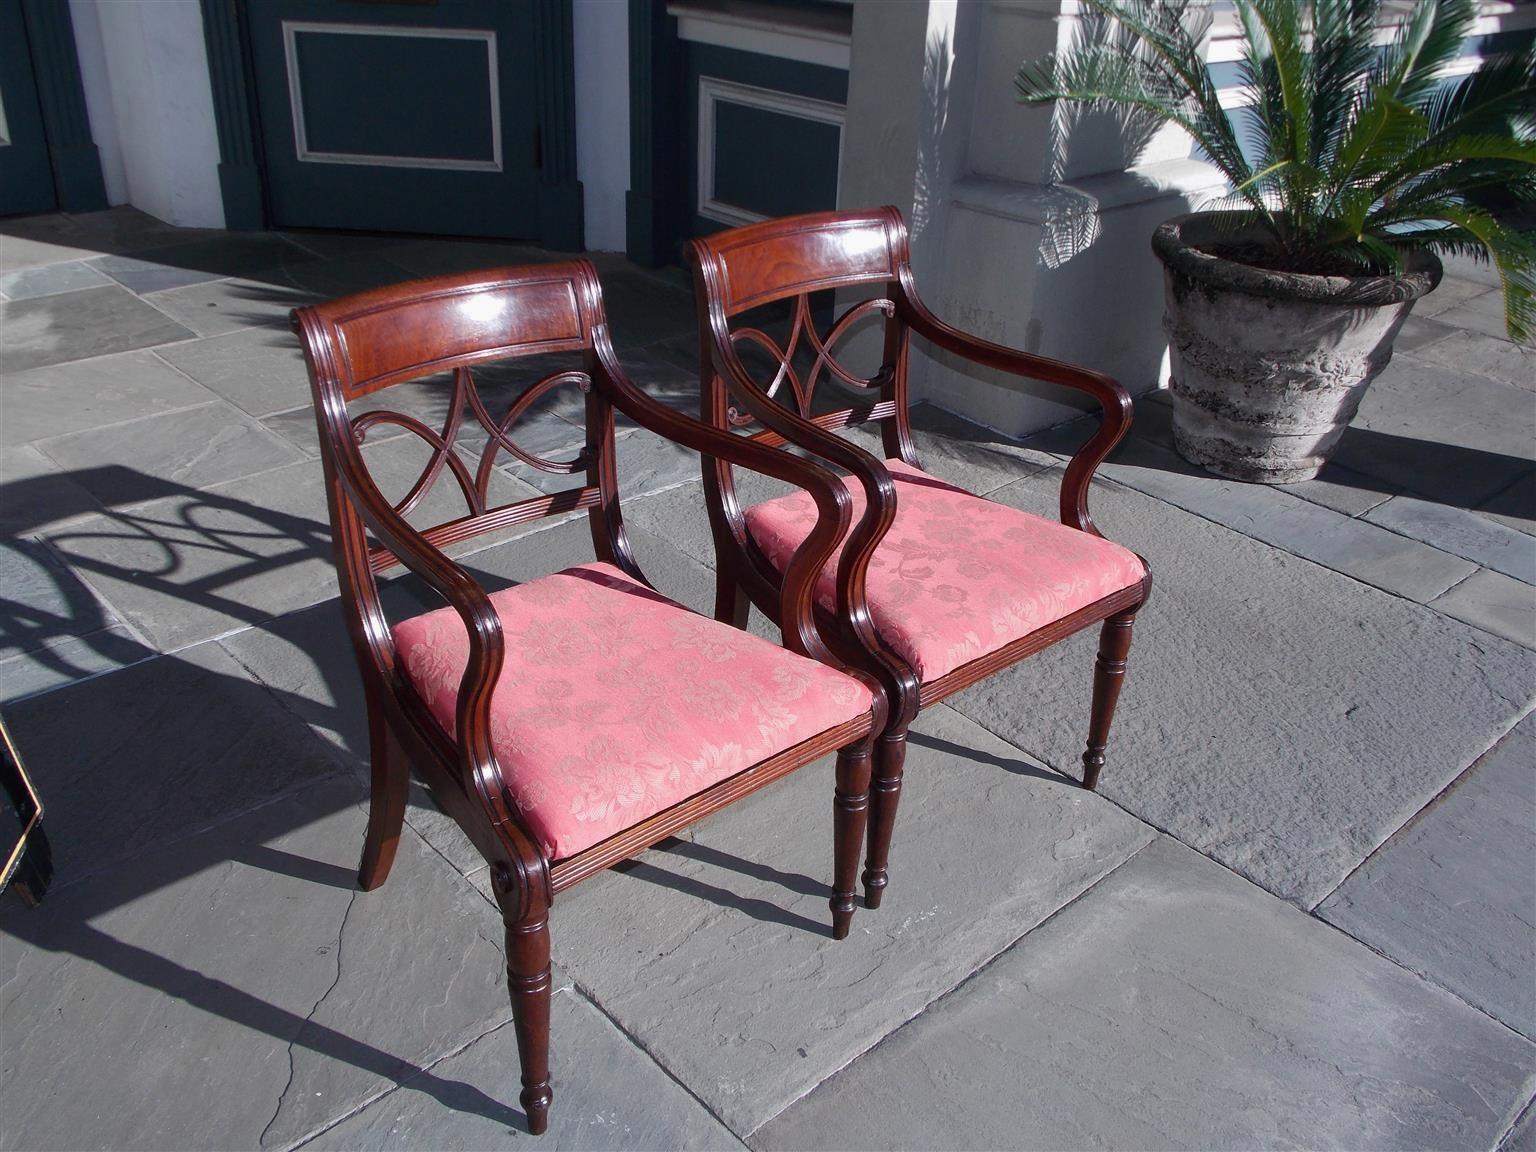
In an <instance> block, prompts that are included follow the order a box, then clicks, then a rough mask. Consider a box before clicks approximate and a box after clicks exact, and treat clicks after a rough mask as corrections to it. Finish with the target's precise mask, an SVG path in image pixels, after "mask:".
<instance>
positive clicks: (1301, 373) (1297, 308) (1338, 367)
mask: <svg viewBox="0 0 1536 1152" xmlns="http://www.w3.org/2000/svg"><path fill="white" fill-rule="evenodd" d="M1243 238H1244V237H1243V234H1242V233H1234V232H1233V231H1232V230H1231V229H1230V227H1229V228H1227V229H1225V230H1223V229H1221V227H1220V214H1219V213H1215V212H1196V213H1193V214H1191V215H1187V216H1177V217H1175V218H1174V219H1172V220H1169V221H1168V222H1167V223H1166V224H1163V225H1161V226H1159V228H1158V229H1157V231H1156V232H1155V233H1154V234H1153V237H1152V249H1153V251H1154V252H1156V253H1157V256H1158V259H1160V260H1161V261H1162V262H1163V273H1164V283H1165V285H1166V288H1167V309H1166V311H1165V313H1164V316H1163V326H1164V328H1165V329H1166V330H1167V333H1168V339H1169V342H1170V345H1171V347H1170V356H1171V360H1172V364H1173V373H1172V379H1171V381H1170V382H1169V385H1170V388H1171V391H1172V394H1173V439H1174V445H1175V447H1177V448H1178V450H1179V454H1180V455H1181V456H1183V457H1184V458H1185V459H1186V460H1188V461H1190V462H1191V463H1193V464H1198V465H1200V466H1201V467H1202V468H1206V469H1208V470H1209V471H1211V472H1215V473H1217V474H1218V475H1221V476H1229V477H1231V478H1233V479H1235V480H1252V481H1258V482H1260V483H1264V484H1292V483H1295V482H1297V481H1299V480H1310V479H1312V477H1314V476H1316V475H1317V473H1318V470H1319V469H1320V468H1322V466H1323V465H1324V463H1326V462H1327V459H1328V455H1329V453H1330V452H1331V451H1332V450H1333V448H1334V446H1335V445H1336V444H1337V443H1338V441H1339V437H1340V436H1342V435H1343V434H1344V429H1345V428H1346V427H1347V426H1348V425H1349V422H1350V420H1351V419H1353V417H1354V415H1355V410H1356V409H1357V408H1358V407H1359V406H1360V398H1361V397H1362V396H1363V395H1364V394H1365V389H1366V386H1367V385H1368V384H1370V382H1371V381H1372V380H1373V379H1375V377H1376V374H1377V373H1378V372H1380V371H1381V370H1382V369H1383V368H1385V367H1386V366H1387V362H1388V361H1389V360H1391V359H1392V341H1393V339H1395V338H1396V336H1397V330H1398V329H1399V328H1400V327H1402V323H1403V321H1404V320H1405V319H1407V317H1408V313H1409V311H1410V310H1411V309H1412V308H1413V302H1414V301H1415V300H1417V299H1418V298H1419V297H1420V296H1422V295H1424V294H1425V293H1426V292H1429V291H1430V290H1432V289H1433V288H1434V287H1435V285H1436V284H1438V283H1440V272H1441V269H1440V261H1439V260H1437V259H1436V258H1435V256H1434V255H1433V254H1432V253H1428V252H1425V253H1421V254H1416V255H1414V256H1413V257H1410V259H1409V262H1408V267H1407V268H1406V269H1405V270H1404V272H1403V274H1402V275H1400V276H1356V277H1351V276H1303V275H1298V274H1296V273H1290V272H1274V271H1270V270H1269V269H1266V268H1258V267H1254V266H1253V265H1249V264H1240V263H1237V262H1236V261H1233V260H1224V259H1221V258H1220V257H1217V256H1212V255H1210V254H1209V253H1208V252H1206V251H1203V250H1202V248H1203V247H1204V246H1209V245H1212V244H1213V243H1216V242H1218V241H1222V242H1227V243H1230V242H1232V241H1233V240H1238V241H1241V240H1242V239H1243Z"/></svg>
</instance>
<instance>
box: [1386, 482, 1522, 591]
mask: <svg viewBox="0 0 1536 1152" xmlns="http://www.w3.org/2000/svg"><path fill="white" fill-rule="evenodd" d="M1365 519H1367V520H1369V521H1370V522H1371V523H1372V524H1380V525H1381V526H1382V527H1383V528H1390V529H1391V530H1392V531H1394V532H1400V533H1402V534H1403V535H1404V536H1411V537H1413V538H1414V539H1415V540H1422V541H1424V542H1425V543H1426V544H1431V545H1433V546H1434V547H1436V548H1439V549H1440V550H1441V551H1443V552H1451V553H1454V554H1455V555H1457V556H1461V557H1464V558H1465V559H1467V560H1471V561H1472V562H1474V563H1476V564H1478V565H1480V566H1482V567H1484V568H1492V569H1494V570H1495V571H1497V572H1502V573H1504V574H1505V575H1506V576H1513V577H1514V578H1515V579H1517V580H1523V581H1525V582H1526V583H1527V584H1536V536H1528V535H1526V534H1525V533H1524V532H1518V531H1516V530H1515V529H1513V528H1510V527H1508V526H1506V525H1504V524H1500V523H1498V522H1496V521H1494V520H1490V519H1488V518H1486V517H1484V516H1481V515H1479V514H1477V513H1475V512H1467V511H1465V510H1463V509H1461V508H1448V507H1446V506H1445V505H1444V504H1440V503H1437V502H1435V501H1433V500H1420V499H1418V498H1417V497H1413V496H1394V497H1393V498H1392V499H1391V500H1388V501H1387V502H1386V503H1385V504H1381V505H1379V506H1377V507H1375V508H1373V509H1371V510H1370V511H1369V512H1367V513H1366V514H1365Z"/></svg>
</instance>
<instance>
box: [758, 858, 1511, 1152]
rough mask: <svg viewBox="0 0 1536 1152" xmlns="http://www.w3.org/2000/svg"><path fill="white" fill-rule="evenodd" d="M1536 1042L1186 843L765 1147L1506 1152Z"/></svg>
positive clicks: (1142, 868) (1020, 948) (1023, 952)
mask: <svg viewBox="0 0 1536 1152" xmlns="http://www.w3.org/2000/svg"><path fill="white" fill-rule="evenodd" d="M1533 1086H1536V1047H1533V1046H1532V1045H1531V1044H1530V1043H1528V1042H1527V1041H1525V1040H1523V1039H1521V1038H1520V1037H1518V1036H1516V1035H1514V1034H1513V1033H1512V1032H1509V1031H1507V1030H1506V1029H1504V1028H1502V1027H1500V1026H1499V1025H1498V1024H1496V1023H1494V1022H1493V1021H1491V1020H1489V1019H1488V1018H1487V1017H1485V1016H1483V1015H1481V1014H1480V1013H1477V1012H1474V1011H1473V1010H1472V1009H1470V1008H1468V1007H1467V1006H1466V1005H1464V1004H1461V1003H1460V1002H1459V1001H1456V1000H1455V999H1454V998H1452V997H1451V996H1449V995H1448V994H1446V993H1445V992H1443V991H1441V990H1440V989H1438V988H1435V987H1433V986H1431V985H1428V984H1426V983H1424V982H1423V981H1422V980H1419V979H1418V978H1416V977H1414V976H1412V975H1410V974H1409V973H1407V972H1404V971H1403V970H1402V969H1401V968H1399V967H1397V966H1396V965H1395V964H1392V963H1390V962H1388V961H1386V960H1383V959H1382V958H1381V957H1379V956H1376V955H1374V954H1373V953H1372V952H1371V951H1370V950H1369V949H1367V948H1365V947H1363V946H1362V945H1360V944H1358V943H1356V942H1355V941H1353V940H1351V939H1349V938H1348V937H1347V936H1344V935H1342V934H1340V933H1336V932H1333V931H1331V930H1330V929H1329V928H1328V927H1327V926H1325V925H1322V924H1319V923H1318V922H1317V921H1315V920H1313V919H1311V918H1310V917H1308V916H1305V915H1303V914H1301V913H1300V912H1298V911H1297V910H1296V909H1294V908H1291V907H1289V906H1287V905H1286V904H1284V903H1283V902H1281V901H1279V900H1275V899H1273V898H1272V897H1269V896H1266V895H1265V894H1264V893H1262V892H1260V891H1259V890H1258V889H1256V888H1254V887H1252V886H1251V885H1248V884H1245V883H1243V882H1242V881H1241V880H1239V879H1238V878H1236V877H1234V876H1232V875H1231V874H1230V873H1228V872H1226V871H1224V870H1223V869H1221V868H1219V867H1218V866H1216V865H1214V864H1212V863H1211V862H1210V861H1209V860H1206V859H1203V858H1202V857H1200V856H1199V855H1197V854H1196V853H1194V852H1191V851H1190V850H1188V849H1187V848H1184V847H1182V846H1180V845H1178V844H1176V843H1174V842H1172V841H1170V840H1168V839H1167V838H1159V839H1158V841H1157V842H1156V843H1154V844H1153V845H1152V846H1151V847H1149V848H1147V849H1146V850H1145V851H1143V852H1142V853H1141V854H1140V855H1138V856H1137V857H1136V858H1135V859H1133V860H1132V861H1130V863H1128V864H1126V865H1124V866H1123V867H1121V868H1120V869H1118V870H1117V871H1115V872H1114V873H1112V874H1111V875H1110V876H1108V877H1107V878H1106V879H1104V880H1103V881H1101V882H1100V883H1099V884H1098V885H1096V886H1095V887H1094V888H1092V889H1090V890H1089V892H1088V893H1087V894H1086V895H1085V896H1084V897H1083V898H1082V899H1080V900H1078V901H1077V902H1076V903H1074V904H1072V905H1071V906H1070V907H1068V908H1067V909H1065V910H1064V911H1063V912H1062V913H1061V914H1060V915H1058V916H1056V917H1055V918H1054V919H1052V920H1050V921H1049V922H1047V923H1046V924H1044V925H1042V926H1041V927H1040V928H1038V929H1036V930H1035V931H1034V932H1032V933H1030V934H1029V935H1028V936H1026V937H1025V938H1024V939H1023V940H1022V941H1020V942H1019V943H1018V944H1017V945H1015V946H1014V947H1013V948H1011V949H1009V950H1008V951H1007V952H1006V953H1005V954H1004V955H1003V956H1001V957H1000V958H999V959H998V960H997V961H996V962H995V963H994V964H992V965H991V966H990V967H988V968H987V969H985V970H984V971H982V972H980V973H979V974H978V975H976V976H975V977H974V978H973V979H971V980H970V981H968V982H967V983H966V984H965V985H963V986H962V987H961V988H959V989H958V990H957V991H956V992H954V993H953V994H952V995H950V996H949V997H947V998H945V999H944V1000H943V1001H941V1002H940V1003H938V1004H937V1005H935V1006H934V1007H933V1008H931V1009H929V1011H928V1012H927V1013H925V1014H924V1015H923V1016H921V1017H920V1018H918V1019H917V1020H916V1021H914V1022H913V1023H911V1024H909V1025H908V1026H907V1027H906V1028H904V1029H902V1030H901V1031H900V1032H899V1033H897V1034H896V1035H895V1036H893V1037H892V1038H891V1039H889V1040H887V1041H886V1042H885V1043H884V1044H882V1045H881V1046H880V1047H879V1048H876V1049H875V1050H874V1051H873V1052H870V1053H868V1054H867V1055H865V1056H864V1057H863V1058H862V1059H860V1060H858V1061H857V1062H855V1063H854V1064H853V1065H852V1066H850V1067H849V1068H847V1069H845V1070H844V1071H842V1072H840V1073H839V1074H838V1075H837V1076H835V1077H833V1078H832V1079H831V1080H829V1081H828V1082H826V1083H825V1084H823V1085H822V1086H821V1087H820V1088H818V1089H817V1090H816V1091H815V1092H813V1093H812V1094H811V1095H810V1096H808V1097H807V1098H806V1099H804V1100H801V1101H799V1102H798V1103H797V1104H795V1105H794V1106H793V1107H792V1108H791V1109H789V1110H788V1111H787V1112H786V1113H785V1114H784V1115H782V1116H780V1117H779V1118H778V1119H777V1120H775V1121H774V1122H773V1123H771V1124H769V1125H768V1126H767V1127H766V1128H764V1129H763V1130H761V1131H760V1132H758V1133H757V1134H756V1135H755V1136H753V1137H752V1138H751V1141H750V1142H751V1144H752V1146H753V1147H754V1148H757V1149H763V1150H766V1149H791V1148H848V1149H862V1148H1041V1149H1055V1148H1134V1149H1150V1148H1192V1149H1207V1148H1234V1149H1237V1148H1345V1149H1364V1148H1380V1149H1394V1150H1395V1149H1403V1148H1490V1147H1492V1146H1493V1145H1494V1143H1495V1142H1496V1141H1497V1140H1498V1139H1499V1137H1500V1135H1502V1134H1503V1132H1504V1131H1505V1129H1506V1128H1507V1127H1508V1125H1509V1124H1510V1123H1511V1122H1512V1121H1513V1119H1514V1117H1515V1116H1516V1115H1517V1113H1518V1109H1519V1108H1520V1107H1521V1105H1522V1104H1523V1103H1524V1101H1525V1100H1526V1098H1527V1096H1528V1095H1529V1093H1530V1091H1531V1089H1532V1087H1533Z"/></svg>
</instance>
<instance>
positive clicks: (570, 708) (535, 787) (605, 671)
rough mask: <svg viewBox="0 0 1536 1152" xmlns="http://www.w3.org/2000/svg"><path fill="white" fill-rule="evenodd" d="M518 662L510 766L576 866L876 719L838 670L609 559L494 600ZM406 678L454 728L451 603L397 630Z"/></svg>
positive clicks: (508, 672)
mask: <svg viewBox="0 0 1536 1152" xmlns="http://www.w3.org/2000/svg"><path fill="white" fill-rule="evenodd" d="M491 603H492V605H493V606H494V607H495V609H496V613H497V615H498V616H500V618H501V626H502V630H503V634H504V636H505V638H506V653H507V659H506V664H505V666H504V667H503V670H502V677H501V682H500V683H499V684H498V685H497V686H496V691H495V694H494V695H493V697H492V701H491V738H492V742H493V745H494V747H495V749H496V757H497V759H498V760H499V761H500V762H501V766H502V769H503V771H504V773H505V774H506V777H507V778H508V780H509V781H510V782H511V788H512V791H513V795H514V796H515V798H516V800H517V803H518V806H519V808H520V809H521V810H522V813H523V816H524V818H525V820H526V822H527V825H528V827H529V829H530V830H531V831H532V832H533V834H534V835H535V836H536V837H537V838H538V841H539V847H540V848H542V849H543V851H544V852H545V853H547V854H548V856H549V857H550V858H551V859H553V860H562V859H565V858H566V857H568V856H574V855H575V854H576V853H577V852H580V851H581V850H582V849H584V848H589V847H591V846H592V845H593V844H595V843H597V842H598V841H599V840H603V839H605V838H607V837H609V836H612V835H613V834H614V833H616V832H621V831H623V830H624V829H625V828H629V827H632V826H633V825H635V824H638V823H639V822H640V821H642V820H644V819H645V818H646V817H648V816H652V815H654V814H655V813H657V812H660V811H662V810H663V809H665V808H669V807H671V806H672V805H673V804H676V803H678V802H680V801H682V800H686V799H687V798H688V797H689V796H692V795H694V794H695V793H698V792H702V791H703V790H704V789H705V788H708V787H709V786H710V785H711V784H715V783H717V782H719V781H721V780H724V779H725V778H726V777H728V776H734V775H735V774H736V773H738V772H740V771H742V770H744V769H746V768H750V767H751V766H752V765H753V764H756V763H758V762H760V761H762V760H766V759H768V758H769V757H770V756H773V755H775V754H777V753H779V752H782V751H783V750H784V749H786V748H789V747H792V746H793V745H795V744H798V743H800V742H801V741H802V740H806V739H809V738H810V737H812V736H815V735H816V734H818V733H820V732H824V731H826V730H827V729H829V728H834V727H836V726H837V725H839V724H842V723H844V722H846V721H848V720H851V719H853V718H854V717H856V716H860V715H862V714H864V713H866V712H868V711H869V708H870V694H869V690H868V689H867V688H865V687H864V685H863V684H861V683H859V681H857V680H854V679H852V678H851V677H848V676H845V675H843V674H842V673H841V672H838V671H836V670H835V669H832V668H828V667H826V666H825V665H822V664H818V663H816V662H815V661H813V660H807V659H805V658H803V657H800V656H796V655H795V654H794V653H792V652H788V651H786V650H785V649H783V648H780V647H779V646H777V645H775V644H770V643H768V642H767V641H766V640H762V639H760V638H758V637H756V636H753V635H752V634H751V633H749V632H742V631H738V630H737V629H735V628H732V627H730V626H729V625H726V624H720V623H717V622H716V621H714V620H711V619H709V618H707V617H704V616H700V615H698V614H697V613H694V612H690V611H688V609H686V608H684V607H682V606H681V605H678V604H675V603H673V602H672V601H671V600H668V599H667V598H666V597H664V596H661V595H659V594H658V593H656V592H654V591H652V590H651V589H649V588H646V587H644V586H643V585H641V584H637V583H636V582H635V581H633V580H631V579H630V578H629V577H627V576H625V575H624V574H623V573H622V572H620V571H619V570H618V569H617V568H615V567H613V566H611V565H608V564H583V565H581V566H580V567H576V568H568V569H566V570H565V571H563V572H557V573H555V574H554V575H553V576H545V577H542V578H540V579H538V580H532V581H530V582H528V583H527V584H519V585H517V586H516V587H513V588H508V589H506V590H505V591H502V592H497V593H494V594H492V596H491ZM394 635H395V643H396V645H397V647H398V649H399V652H400V655H401V659H402V660H403V662H404V665H405V669H406V672H407V674H408V675H409V676H410V678H411V681H412V683H414V684H415V686H416V689H417V691H418V692H420V693H421V696H422V698H423V699H424V700H425V701H426V702H427V704H428V706H429V707H430V708H431V710H432V714H433V716H435V717H436V718H437V721H438V723H439V724H441V725H442V726H443V728H444V730H445V731H447V732H450V733H451V732H453V731H454V709H455V706H456V704H457V702H458V690H459V678H460V677H461V676H462V675H463V674H464V667H465V665H466V663H467V662H468V659H469V637H468V635H467V634H466V632H465V630H464V625H463V622H462V620H461V619H460V617H459V616H458V614H457V613H456V612H454V611H453V610H452V609H450V608H444V609H442V610H440V611H437V612H430V613H427V614H426V615H423V616H417V617H414V618H412V619H410V620H406V621H404V622H403V623H401V624H399V625H397V626H396V627H395V629H394Z"/></svg>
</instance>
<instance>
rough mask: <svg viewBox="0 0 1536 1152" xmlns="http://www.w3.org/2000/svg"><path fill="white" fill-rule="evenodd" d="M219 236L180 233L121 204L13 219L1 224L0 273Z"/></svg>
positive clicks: (191, 230) (184, 230)
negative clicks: (118, 205) (114, 206)
mask: <svg viewBox="0 0 1536 1152" xmlns="http://www.w3.org/2000/svg"><path fill="white" fill-rule="evenodd" d="M218 235H221V233H219V232H217V231H214V230H212V229H206V228H178V227H176V226H175V225H173V224H167V223H165V222H164V221H163V220H157V219H156V218H155V217H153V216H151V215H150V214H149V213H147V212H141V211H139V210H138V209H137V208H130V207H128V206H127V205H123V206H121V207H118V208H109V209H107V210H105V211H102V212H81V213H62V212H55V213H50V214H48V215H43V216H13V217H10V218H9V219H6V220H0V270H4V271H10V270H12V269H16V268H27V267H33V266H36V265H40V264H53V263H57V262H58V261H61V260H76V259H81V258H83V257H87V256H99V255H101V254H102V253H103V252H123V251H126V250H128V249H131V248H152V247H157V246H163V245H166V244H183V243H191V242H193V241H196V240H201V239H204V238H207V237H212V236H218Z"/></svg>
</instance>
